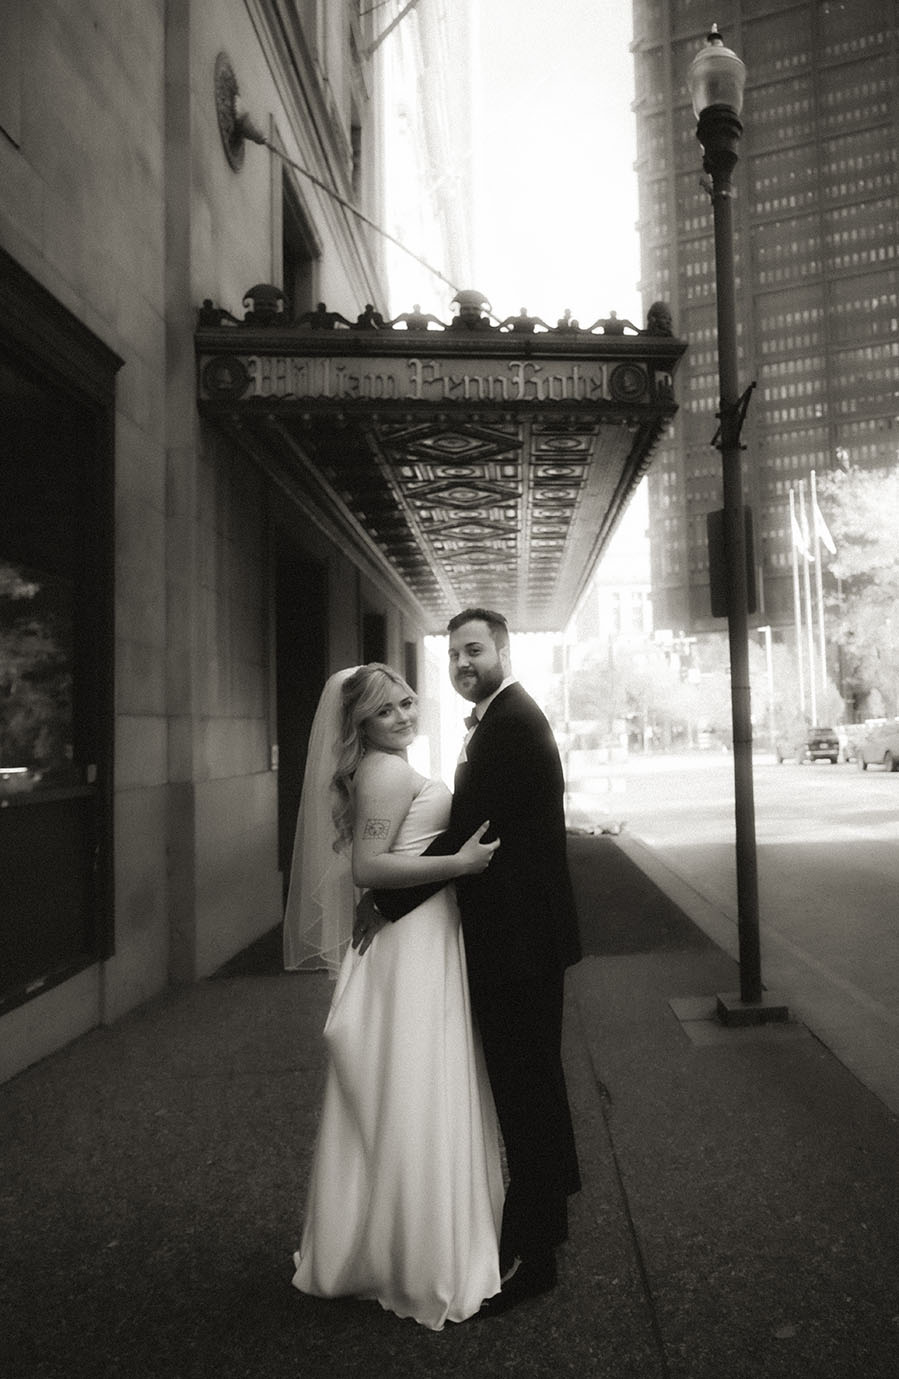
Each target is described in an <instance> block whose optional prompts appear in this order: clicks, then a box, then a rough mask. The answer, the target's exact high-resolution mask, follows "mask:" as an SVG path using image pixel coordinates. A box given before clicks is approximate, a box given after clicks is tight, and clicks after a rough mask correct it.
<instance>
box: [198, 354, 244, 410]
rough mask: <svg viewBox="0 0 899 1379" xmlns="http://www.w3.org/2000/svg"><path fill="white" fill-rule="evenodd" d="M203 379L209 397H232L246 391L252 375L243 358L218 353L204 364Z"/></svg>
mask: <svg viewBox="0 0 899 1379" xmlns="http://www.w3.org/2000/svg"><path fill="white" fill-rule="evenodd" d="M202 381H203V388H204V390H205V392H206V393H207V394H208V396H209V397H217V398H225V399H231V398H235V397H240V396H241V395H242V394H243V393H245V392H246V390H247V388H248V387H249V385H250V375H249V373H248V372H247V367H246V365H245V364H244V362H243V360H242V359H235V358H234V357H233V355H230V354H218V355H214V356H213V358H212V359H207V360H206V363H205V364H204V365H203V373H202Z"/></svg>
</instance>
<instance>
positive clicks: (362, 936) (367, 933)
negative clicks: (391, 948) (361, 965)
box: [353, 891, 388, 957]
mask: <svg viewBox="0 0 899 1379" xmlns="http://www.w3.org/2000/svg"><path fill="white" fill-rule="evenodd" d="M387 923H388V921H387V920H386V919H385V918H384V916H383V915H382V914H381V912H380V910H378V908H377V906H376V905H375V897H374V892H373V891H363V893H362V899H361V900H360V901H359V903H358V905H357V906H356V919H355V922H354V924H353V947H354V948H356V949H358V952H359V956H360V957H361V956H362V954H363V953H365V952H367V951H368V949H369V948H370V947H371V945H372V941H373V939H374V937H375V934H376V933H377V932H378V930H379V929H383V927H384V925H385V924H387Z"/></svg>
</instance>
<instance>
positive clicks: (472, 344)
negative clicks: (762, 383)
mask: <svg viewBox="0 0 899 1379" xmlns="http://www.w3.org/2000/svg"><path fill="white" fill-rule="evenodd" d="M206 315H207V318H208V316H209V313H208V312H207V313H206ZM201 322H202V315H201ZM196 346H197V355H198V397H199V407H200V411H201V413H202V415H203V416H204V417H205V418H207V419H208V420H209V421H210V422H211V423H212V424H213V425H214V426H216V427H218V428H221V429H222V430H224V431H225V432H227V433H228V434H229V436H230V437H231V438H232V440H233V441H234V442H236V443H237V444H238V445H239V446H240V447H241V448H242V449H244V450H245V451H246V452H248V453H249V454H250V455H252V457H253V458H254V460H255V461H256V463H258V464H260V465H261V466H262V467H263V468H264V469H265V471H266V472H267V473H268V474H269V475H270V476H271V478H272V479H273V480H274V482H275V483H276V484H277V485H278V486H279V487H280V488H281V489H282V490H283V491H285V492H287V493H289V494H290V495H291V496H292V497H293V498H294V499H295V500H296V501H298V502H299V503H300V504H301V505H302V506H303V508H304V510H305V511H307V512H308V513H309V514H310V516H311V517H312V518H313V520H315V521H317V522H318V523H319V524H320V525H321V526H322V527H323V528H324V529H326V530H327V531H328V532H329V534H330V535H331V536H332V537H333V538H335V539H337V540H338V541H340V542H341V543H342V544H343V545H345V546H349V547H350V548H351V549H353V550H354V551H355V552H356V553H357V554H358V555H360V556H364V557H365V558H366V560H367V561H368V562H369V563H370V562H372V561H373V562H374V563H375V565H376V567H377V568H378V570H379V571H380V573H381V575H382V577H383V578H385V579H386V580H387V581H388V582H389V583H390V584H391V586H392V588H393V590H394V592H395V593H396V594H397V596H398V597H400V598H401V600H402V601H404V602H406V603H407V604H409V603H411V605H412V606H413V610H414V612H415V613H416V615H417V617H418V619H419V620H420V622H421V623H422V624H423V626H424V627H425V628H426V630H428V631H432V632H439V631H442V630H443V629H444V627H445V625H446V621H447V619H448V618H449V617H451V616H452V614H453V613H454V612H457V611H458V609H459V608H462V607H465V606H466V605H472V604H480V605H486V606H488V607H495V608H499V609H501V610H502V611H503V612H505V614H506V616H507V617H508V619H509V624H510V626H511V627H512V628H513V629H515V630H516V631H528V632H536V631H555V630H558V629H559V628H561V627H563V626H564V625H565V623H566V622H567V621H568V619H569V617H570V616H571V614H572V612H573V610H574V607H575V605H576V603H577V601H578V598H579V596H580V594H581V592H582V591H583V589H584V587H585V585H586V583H587V581H588V580H589V578H590V576H591V574H592V572H593V570H594V568H595V566H596V564H597V562H598V560H599V559H600V557H601V555H602V553H603V550H604V549H605V547H606V545H607V543H608V541H609V538H610V536H611V534H612V532H613V531H614V529H615V526H616V524H617V522H618V520H619V519H620V517H621V515H622V513H623V511H624V509H625V507H626V506H627V503H628V500H629V498H630V496H631V494H632V492H633V490H634V488H635V486H636V484H637V483H638V482H639V480H640V478H641V477H642V475H643V474H644V473H645V471H646V469H647V467H648V465H649V461H650V456H651V452H652V448H653V446H654V444H655V442H656V440H657V439H658V437H659V435H660V434H661V432H662V431H663V429H664V427H665V426H666V425H667V424H668V423H669V421H670V419H671V418H672V416H673V415H674V413H675V411H676V405H675V402H674V398H673V390H672V377H673V374H674V370H675V368H676V365H677V362H678V360H679V359H680V357H681V355H682V354H683V352H684V349H685V344H684V342H683V341H679V340H676V339H673V338H672V337H671V336H665V335H659V336H650V335H648V334H646V333H641V334H639V335H636V334H634V335H625V334H615V335H592V334H588V333H586V332H580V331H571V332H568V333H566V334H564V335H561V334H557V333H555V332H551V333H539V334H532V335H528V336H526V337H522V336H521V335H520V334H517V333H515V332H499V331H495V330H489V329H488V330H483V331H481V330H477V329H472V330H459V331H456V330H445V331H429V330H395V329H394V330H390V329H388V328H384V329H375V330H365V331H362V330H358V331H357V330H353V329H350V330H343V329H339V330H338V329H319V330H315V329H305V330H304V329H298V328H296V327H292V326H284V325H280V324H277V325H270V326H267V327H260V326H258V325H254V324H250V325H245V324H241V325H224V324H222V325H203V324H201V327H200V329H199V330H198V332H197V336H196Z"/></svg>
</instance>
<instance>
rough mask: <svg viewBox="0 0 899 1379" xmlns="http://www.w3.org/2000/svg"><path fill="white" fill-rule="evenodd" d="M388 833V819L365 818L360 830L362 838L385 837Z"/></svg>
mask: <svg viewBox="0 0 899 1379" xmlns="http://www.w3.org/2000/svg"><path fill="white" fill-rule="evenodd" d="M389 833H390V820H389V819H366V820H365V827H364V828H363V830H362V837H363V838H386V837H388V835H389Z"/></svg>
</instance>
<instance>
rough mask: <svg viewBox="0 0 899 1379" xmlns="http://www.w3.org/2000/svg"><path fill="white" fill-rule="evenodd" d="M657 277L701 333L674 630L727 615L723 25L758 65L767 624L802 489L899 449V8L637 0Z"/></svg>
mask: <svg viewBox="0 0 899 1379" xmlns="http://www.w3.org/2000/svg"><path fill="white" fill-rule="evenodd" d="M633 13H634V60H635V79H636V106H635V109H636V115H637V170H638V180H639V190H640V234H641V275H642V282H641V289H642V292H643V299H644V304H645V305H646V306H648V305H649V303H650V302H651V301H653V300H655V299H663V300H665V301H667V302H669V303H670V305H671V308H672V313H673V317H674V328H675V333H676V334H677V335H679V336H681V337H682V338H684V339H687V340H688V341H689V342H690V348H689V351H688V353H687V355H686V356H685V359H684V362H683V364H682V366H681V372H680V374H679V395H680V399H681V410H680V412H679V414H678V417H677V419H676V422H675V425H674V428H673V432H672V434H671V436H669V437H668V438H667V439H666V440H665V441H663V442H662V444H660V445H659V447H658V449H657V451H656V457H655V460H654V462H653V467H652V470H651V471H650V478H649V513H650V535H651V541H652V579H653V604H654V609H655V622H656V626H657V627H662V628H664V627H667V628H671V629H673V630H675V631H680V630H684V631H688V632H702V631H705V630H711V629H712V628H722V627H723V626H724V624H723V621H722V620H720V619H713V618H712V616H711V605H710V598H709V568H708V567H709V560H708V547H707V538H706V514H707V513H708V512H709V511H710V510H713V509H716V508H720V507H721V502H722V497H721V463H720V456H719V454H718V452H717V451H716V450H715V449H713V448H712V445H711V441H712V437H713V434H714V432H715V430H716V427H717V421H716V418H715V413H716V411H717V407H718V374H717V346H716V318H715V255H714V242H713V222H712V209H711V204H710V201H709V197H708V195H707V193H706V191H704V190H703V187H702V186H701V185H700V177H701V175H702V173H701V159H702V155H701V150H700V148H699V145H698V143H697V141H696V137H695V135H696V120H695V117H694V115H693V112H692V109H691V105H690V97H689V93H688V90H687V84H686V77H687V71H688V68H689V66H690V63H691V61H692V59H693V57H694V55H695V54H696V53H697V51H699V49H700V48H701V47H702V45H703V43H704V41H705V36H706V32H707V29H708V26H709V24H710V22H711V21H712V20H714V21H716V22H717V23H718V25H719V27H720V29H721V31H722V34H723V37H724V41H725V43H726V45H727V46H728V47H731V48H733V49H734V50H735V51H736V52H737V53H738V54H739V56H740V57H741V58H742V59H743V61H744V62H745V64H746V68H747V82H746V96H745V104H744V107H743V113H742V116H741V118H742V122H743V127H744V132H743V138H742V141H741V144H740V150H739V152H740V162H739V163H738V165H737V168H736V172H735V175H734V182H735V186H736V201H735V205H734V227H735V254H736V276H737V284H736V290H737V329H738V349H739V360H740V378H741V385H742V386H744V387H746V386H748V385H749V384H750V383H751V382H753V381H755V382H756V383H757V387H756V389H755V391H754V393H753V395H752V398H751V401H750V404H749V410H748V414H747V418H746V422H745V425H744V428H743V435H742V440H743V443H744V446H745V449H746V454H745V456H744V483H745V499H746V502H747V503H748V504H749V506H750V507H751V509H752V513H753V523H754V528H755V543H754V545H755V551H754V554H755V564H756V582H757V586H758V599H759V609H758V622H759V623H767V624H771V625H772V626H773V627H775V628H777V627H785V626H786V625H787V624H788V623H789V622H790V621H791V619H792V616H793V591H792V548H791V541H792V536H791V526H790V509H789V494H790V490H791V488H795V487H796V486H797V485H798V484H799V483H800V481H805V480H808V477H809V474H810V472H811V471H813V470H814V471H815V472H816V473H817V474H818V475H819V476H820V475H822V474H825V473H826V472H827V471H828V470H831V469H833V468H834V467H836V466H838V465H840V464H843V465H861V466H865V467H873V466H886V465H893V464H897V463H899V248H897V242H899V174H897V146H899V3H897V0H864V3H856V0H803V2H802V3H793V4H788V3H780V4H773V3H771V0H718V3H717V4H715V5H709V4H708V3H706V0H703V3H699V0H634V5H633Z"/></svg>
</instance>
